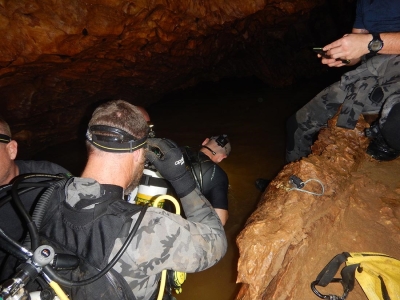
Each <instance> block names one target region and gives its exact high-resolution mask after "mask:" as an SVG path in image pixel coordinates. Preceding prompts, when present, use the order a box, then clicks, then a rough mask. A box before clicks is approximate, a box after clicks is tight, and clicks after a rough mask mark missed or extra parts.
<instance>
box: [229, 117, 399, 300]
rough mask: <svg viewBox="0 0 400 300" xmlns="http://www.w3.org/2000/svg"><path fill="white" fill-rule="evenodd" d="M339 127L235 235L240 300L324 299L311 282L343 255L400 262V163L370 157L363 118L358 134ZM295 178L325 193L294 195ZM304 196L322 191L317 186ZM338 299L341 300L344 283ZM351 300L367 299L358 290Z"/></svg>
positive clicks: (293, 166)
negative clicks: (368, 255)
mask: <svg viewBox="0 0 400 300" xmlns="http://www.w3.org/2000/svg"><path fill="white" fill-rule="evenodd" d="M335 124H336V119H333V120H331V121H330V122H329V126H328V128H326V129H323V130H322V131H321V132H320V134H319V137H318V140H317V141H316V142H315V143H314V145H313V147H312V154H311V155H309V156H308V157H307V158H303V159H301V160H300V161H297V162H294V163H290V164H288V165H286V166H285V167H284V168H283V170H282V171H281V172H280V173H279V174H278V176H277V177H276V178H275V179H274V180H273V181H272V182H271V184H270V185H269V187H268V189H267V190H266V191H265V193H264V195H263V197H262V200H261V202H260V203H259V205H258V207H257V209H256V211H254V213H253V214H252V215H251V217H250V218H249V219H248V221H247V223H246V226H245V228H244V230H243V231H242V232H241V233H240V235H239V236H238V237H237V244H238V247H239V251H240V258H239V263H238V277H237V282H238V283H242V285H241V290H240V292H239V294H238V296H237V298H236V299H240V300H255V299H265V300H266V299H275V300H276V299H308V300H312V299H319V298H318V297H317V296H315V295H314V294H313V292H312V291H311V289H310V283H311V282H312V281H314V280H315V279H316V277H317V275H318V273H319V272H320V271H321V270H322V269H323V268H324V267H325V265H326V264H327V263H328V262H329V261H330V260H331V259H332V258H333V257H334V256H335V255H336V254H340V253H342V252H379V253H385V254H388V255H391V256H393V257H395V258H398V259H400V183H399V181H398V178H399V176H400V171H399V170H400V159H397V160H394V161H391V162H378V161H376V160H373V159H372V158H370V157H369V156H368V155H367V154H365V149H366V147H367V145H368V140H367V138H366V137H365V136H364V135H363V130H364V128H365V127H366V126H369V125H368V123H366V122H365V121H364V120H363V119H362V120H360V121H359V123H358V124H357V127H356V128H355V129H354V130H348V129H343V128H339V127H336V126H335ZM292 174H294V175H296V176H298V177H299V178H301V179H302V180H303V182H307V180H311V179H316V180H318V181H320V182H321V183H322V185H323V187H324V192H323V195H322V196H317V195H313V194H308V193H304V192H301V191H298V190H290V189H291V188H293V185H291V184H290V183H289V182H288V181H289V177H290V176H291V175H292ZM302 190H307V191H311V192H314V193H316V194H319V193H321V192H322V188H321V185H320V184H319V183H318V182H317V181H310V182H308V183H306V185H305V186H304V187H303V189H302ZM333 293H336V295H340V296H341V295H342V293H343V290H342V287H341V285H340V284H336V289H334V292H333ZM348 299H366V297H365V295H364V294H363V291H362V290H361V288H360V286H358V285H357V284H356V287H355V289H354V290H353V291H352V292H351V293H350V296H349V298H348Z"/></svg>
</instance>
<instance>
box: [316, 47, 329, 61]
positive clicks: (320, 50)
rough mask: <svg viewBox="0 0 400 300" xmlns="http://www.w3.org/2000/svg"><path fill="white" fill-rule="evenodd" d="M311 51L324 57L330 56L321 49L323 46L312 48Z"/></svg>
mask: <svg viewBox="0 0 400 300" xmlns="http://www.w3.org/2000/svg"><path fill="white" fill-rule="evenodd" d="M313 51H314V52H315V53H318V54H319V55H321V56H322V57H324V58H331V57H330V56H329V55H328V54H326V51H324V50H323V48H318V47H317V48H313Z"/></svg>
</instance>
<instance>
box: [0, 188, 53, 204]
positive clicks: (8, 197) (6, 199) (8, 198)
mask: <svg viewBox="0 0 400 300" xmlns="http://www.w3.org/2000/svg"><path fill="white" fill-rule="evenodd" d="M33 184H35V186H33ZM24 186H26V187H27V188H25V189H20V190H19V191H18V195H23V194H25V193H27V192H30V191H32V190H34V189H37V188H39V187H48V186H49V184H48V183H46V184H43V183H32V184H29V183H21V184H20V185H19V186H18V187H19V188H21V187H24ZM6 187H8V186H6ZM9 187H10V188H9V190H11V187H12V185H10V186H9ZM1 192H2V191H1V190H0V193H1ZM11 199H12V195H5V196H3V197H1V198H0V207H2V206H3V205H5V204H6V203H8V202H10V201H11Z"/></svg>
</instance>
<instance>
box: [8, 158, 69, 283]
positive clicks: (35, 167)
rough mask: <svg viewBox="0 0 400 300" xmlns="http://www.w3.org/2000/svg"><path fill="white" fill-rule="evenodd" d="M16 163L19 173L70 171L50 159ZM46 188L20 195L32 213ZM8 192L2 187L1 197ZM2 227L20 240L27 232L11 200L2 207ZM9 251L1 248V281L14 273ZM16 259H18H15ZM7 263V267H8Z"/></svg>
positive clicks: (35, 180)
mask: <svg viewBox="0 0 400 300" xmlns="http://www.w3.org/2000/svg"><path fill="white" fill-rule="evenodd" d="M15 163H16V165H17V166H18V170H19V174H27V173H43V174H61V173H69V172H68V171H67V170H66V169H64V168H63V167H61V166H59V165H57V164H54V163H51V162H48V161H33V160H16V161H15ZM43 180H45V179H44V178H39V177H38V178H33V179H29V180H27V181H24V182H39V181H43ZM43 190H44V188H37V189H34V190H32V191H29V192H27V193H25V194H23V195H21V196H20V198H21V201H22V203H23V204H24V207H25V209H26V210H27V211H28V212H30V213H32V210H33V207H34V204H35V203H36V202H37V201H38V199H39V197H40V195H41V194H42V192H43ZM5 195H6V193H4V192H2V191H1V189H0V198H1V197H3V196H5ZM0 228H1V229H2V230H4V232H5V233H6V234H7V235H9V236H10V237H11V238H12V239H13V240H15V241H20V240H21V239H22V238H23V237H24V236H25V233H26V229H27V227H26V225H25V221H23V220H22V218H21V216H20V215H19V214H18V213H17V211H16V209H15V208H14V205H12V204H11V203H10V202H8V203H7V204H5V205H3V206H2V207H1V208H0ZM7 256H8V253H5V252H4V251H3V250H2V249H0V270H1V271H0V282H2V281H3V280H5V279H7V278H9V277H10V276H12V275H13V273H14V271H13V266H11V265H13V263H12V262H11V260H10V259H8V260H7V263H6V262H5V261H6V259H5V258H6V257H7ZM10 258H11V257H10ZM15 261H16V260H15ZM6 265H7V267H6ZM14 266H15V265H14Z"/></svg>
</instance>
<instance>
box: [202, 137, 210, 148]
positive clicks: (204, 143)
mask: <svg viewBox="0 0 400 300" xmlns="http://www.w3.org/2000/svg"><path fill="white" fill-rule="evenodd" d="M209 141H210V139H209V138H206V139H205V140H204V142H203V143H201V145H202V146H204V145H207V143H208V142H209Z"/></svg>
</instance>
